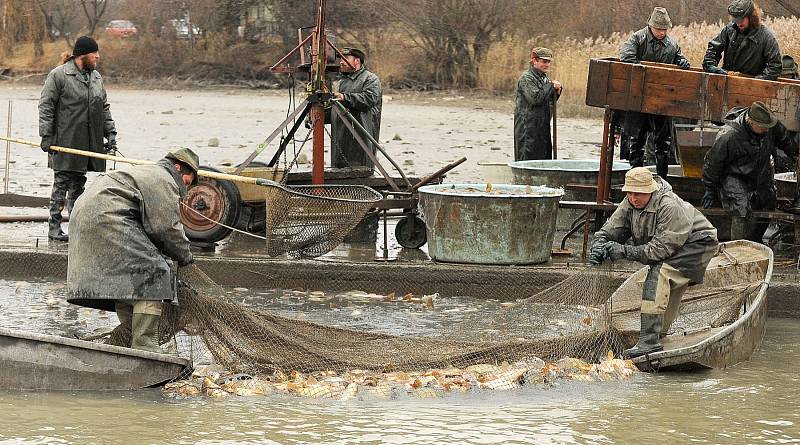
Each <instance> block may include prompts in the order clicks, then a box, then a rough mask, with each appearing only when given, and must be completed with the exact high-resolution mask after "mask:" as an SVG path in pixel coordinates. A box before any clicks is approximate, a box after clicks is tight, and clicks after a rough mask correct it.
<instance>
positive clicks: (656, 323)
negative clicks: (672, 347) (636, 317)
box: [622, 314, 664, 358]
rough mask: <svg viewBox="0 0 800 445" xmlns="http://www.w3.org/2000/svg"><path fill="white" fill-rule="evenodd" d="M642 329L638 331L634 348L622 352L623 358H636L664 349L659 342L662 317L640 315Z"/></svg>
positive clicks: (662, 322)
mask: <svg viewBox="0 0 800 445" xmlns="http://www.w3.org/2000/svg"><path fill="white" fill-rule="evenodd" d="M641 318H642V328H641V330H640V331H639V342H638V343H636V346H634V347H632V348H630V349H626V350H625V351H623V352H622V356H623V357H624V358H636V357H641V356H643V355H645V354H650V353H653V352H658V351H661V350H663V349H664V346H662V345H661V342H660V341H659V336H660V335H661V326H662V325H663V324H664V316H663V315H654V314H642V317H641Z"/></svg>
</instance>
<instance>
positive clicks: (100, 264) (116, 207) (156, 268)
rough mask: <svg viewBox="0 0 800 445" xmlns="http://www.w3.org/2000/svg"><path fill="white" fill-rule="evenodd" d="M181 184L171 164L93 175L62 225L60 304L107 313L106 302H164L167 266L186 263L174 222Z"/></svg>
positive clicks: (170, 288)
mask: <svg viewBox="0 0 800 445" xmlns="http://www.w3.org/2000/svg"><path fill="white" fill-rule="evenodd" d="M185 195H186V187H185V186H184V185H183V182H182V181H181V177H180V175H179V173H178V172H176V171H175V170H174V168H173V162H172V161H170V160H167V159H162V160H161V161H159V162H158V163H157V164H155V165H144V166H137V167H134V168H132V169H130V170H117V171H114V172H112V173H109V174H107V175H103V176H100V177H98V178H97V179H96V180H95V181H94V182H93V183H92V185H91V186H90V187H89V189H88V190H86V192H85V193H84V194H83V195H82V196H81V197H80V198H79V199H78V201H77V202H76V203H75V208H74V209H73V210H72V214H71V215H70V223H69V229H70V231H69V262H68V265H67V291H68V301H69V302H70V303H74V304H78V305H81V306H87V307H93V308H96V309H103V310H114V300H172V299H174V298H175V292H176V280H175V268H174V263H173V262H177V263H178V264H179V265H185V264H188V263H189V262H191V260H192V253H191V252H190V251H189V240H188V239H187V238H186V235H185V234H184V230H183V225H182V224H181V220H180V200H181V199H182V198H183V197H184V196H185Z"/></svg>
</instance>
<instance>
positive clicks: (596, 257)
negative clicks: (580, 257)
mask: <svg viewBox="0 0 800 445" xmlns="http://www.w3.org/2000/svg"><path fill="white" fill-rule="evenodd" d="M605 259H606V249H605V245H604V244H602V245H599V246H594V247H592V251H591V252H590V253H589V264H590V265H592V266H599V265H600V264H602V263H603V261H605Z"/></svg>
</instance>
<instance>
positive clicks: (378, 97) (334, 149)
mask: <svg viewBox="0 0 800 445" xmlns="http://www.w3.org/2000/svg"><path fill="white" fill-rule="evenodd" d="M342 54H343V55H344V57H345V58H346V59H347V60H348V61H349V62H350V65H352V66H353V67H355V69H353V68H351V67H350V66H349V65H348V64H347V63H346V62H345V61H344V59H342V61H340V63H339V67H340V70H341V71H340V72H341V73H342V77H341V79H340V80H339V86H338V91H337V92H336V93H334V96H335V97H336V99H338V100H339V101H340V102H341V104H342V105H344V107H345V108H347V111H349V112H350V114H352V115H353V117H354V118H355V119H356V120H357V121H358V122H359V123H360V124H361V125H362V126H363V127H364V129H365V130H367V131H368V132H369V134H370V135H372V137H373V138H374V139H375V140H376V141H377V140H379V139H378V137H379V136H380V132H381V108H382V106H383V89H382V88H381V81H380V79H378V76H376V75H375V74H373V73H371V72H370V71H369V70H367V69H366V68H365V67H364V64H365V63H366V55H365V54H364V52H363V51H361V50H359V49H356V48H344V50H342ZM356 131H358V129H356ZM361 139H362V140H363V141H364V142H365V143H366V144H367V146H368V147H369V148H370V149H371V150H372V153H375V150H376V148H375V147H373V146H372V144H371V143H370V142H369V140H368V139H367V138H366V137H365V136H363V135H362V136H361ZM331 165H333V167H336V168H344V167H369V168H371V169H373V168H375V166H374V165H373V162H372V160H371V159H370V158H369V156H367V154H366V153H365V152H364V149H363V148H361V145H359V143H358V141H357V140H356V138H355V137H354V136H353V134H352V133H351V132H350V130H349V129H348V128H347V127H346V126H345V124H344V123H343V122H342V121H341V119H340V118H339V116H338V115H337V114H336V113H331Z"/></svg>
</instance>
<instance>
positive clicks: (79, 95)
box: [39, 36, 117, 241]
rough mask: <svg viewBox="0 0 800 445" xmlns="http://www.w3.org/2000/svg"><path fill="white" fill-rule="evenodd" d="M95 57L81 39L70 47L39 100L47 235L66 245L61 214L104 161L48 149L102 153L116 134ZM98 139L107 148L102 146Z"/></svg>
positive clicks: (87, 41)
mask: <svg viewBox="0 0 800 445" xmlns="http://www.w3.org/2000/svg"><path fill="white" fill-rule="evenodd" d="M99 60H100V52H99V50H98V47H97V42H95V41H94V39H92V38H91V37H88V36H83V37H80V38H78V40H77V41H75V47H74V48H73V50H72V54H71V55H69V56H67V58H66V60H65V61H64V64H63V65H60V66H58V67H56V68H54V69H53V70H52V71H50V73H49V74H48V75H47V79H46V80H45V82H44V89H42V96H41V99H40V100H39V136H41V138H42V142H41V147H42V150H43V151H45V152H47V153H49V154H48V156H47V166H48V167H50V168H52V169H53V191H52V193H51V195H50V218H49V220H48V231H47V235H48V237H49V238H50V239H52V240H57V241H67V240H68V237H67V235H66V234H64V232H63V231H62V230H61V220H62V216H61V211H62V210H63V209H64V208H65V207H66V209H67V212H68V213H69V212H70V211H71V209H72V207H73V206H74V205H75V200H76V199H78V197H79V196H80V195H81V193H83V190H84V186H85V185H86V172H87V171H93V172H103V171H105V170H106V161H105V160H103V159H94V158H88V157H85V156H78V155H71V154H66V153H61V152H54V151H50V150H49V148H50V146H51V145H55V146H59V147H68V148H77V149H80V150H87V151H93V152H95V153H107V152H109V151H113V150H115V149H116V138H117V130H116V128H115V126H114V120H113V119H112V118H111V111H110V109H109V105H108V100H107V98H106V89H105V86H104V85H103V78H102V77H101V76H100V73H98V72H97V71H96V68H97V62H98V61H99ZM103 138H105V139H106V140H107V141H108V142H106V143H105V144H104V143H103Z"/></svg>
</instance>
